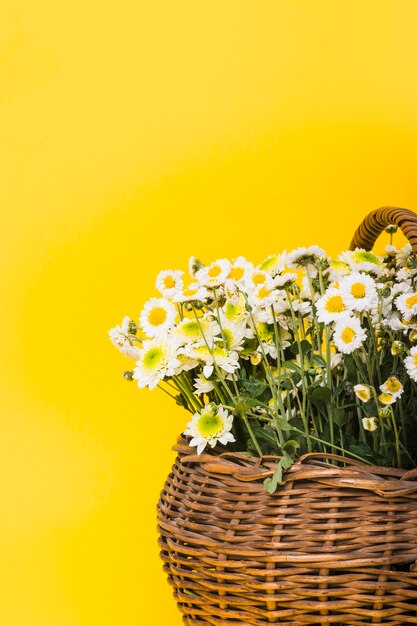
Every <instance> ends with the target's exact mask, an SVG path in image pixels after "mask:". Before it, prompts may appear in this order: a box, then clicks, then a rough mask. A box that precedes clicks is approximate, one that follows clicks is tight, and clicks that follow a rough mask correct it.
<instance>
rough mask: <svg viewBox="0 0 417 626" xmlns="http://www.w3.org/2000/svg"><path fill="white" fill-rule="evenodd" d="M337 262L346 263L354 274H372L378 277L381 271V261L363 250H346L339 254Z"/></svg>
mask: <svg viewBox="0 0 417 626" xmlns="http://www.w3.org/2000/svg"><path fill="white" fill-rule="evenodd" d="M338 260H339V261H342V262H343V263H347V265H349V266H350V268H351V269H352V271H355V272H372V273H374V274H376V275H378V274H379V272H380V271H381V259H380V258H379V257H377V256H376V255H375V254H373V253H372V252H369V251H368V250H364V249H363V248H356V250H346V251H345V252H342V253H341V254H339V256H338Z"/></svg>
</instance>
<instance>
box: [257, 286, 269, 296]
mask: <svg viewBox="0 0 417 626" xmlns="http://www.w3.org/2000/svg"><path fill="white" fill-rule="evenodd" d="M270 293H271V291H270V289H268V288H267V287H266V286H265V285H263V286H262V287H261V288H260V290H259V291H258V297H259V298H267V297H268V296H269V294H270Z"/></svg>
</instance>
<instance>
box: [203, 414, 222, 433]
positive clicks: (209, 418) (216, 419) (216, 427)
mask: <svg viewBox="0 0 417 626" xmlns="http://www.w3.org/2000/svg"><path fill="white" fill-rule="evenodd" d="M223 427H224V424H223V420H222V418H221V417H220V415H212V414H211V413H203V414H202V415H201V416H200V417H199V419H198V422H197V428H198V432H199V433H200V435H202V436H203V437H215V436H216V435H218V434H219V433H220V432H221V431H222V430H223Z"/></svg>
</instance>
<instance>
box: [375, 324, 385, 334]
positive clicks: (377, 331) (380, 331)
mask: <svg viewBox="0 0 417 626" xmlns="http://www.w3.org/2000/svg"><path fill="white" fill-rule="evenodd" d="M383 334H384V327H383V326H382V324H381V323H378V324H375V335H376V337H382V335H383Z"/></svg>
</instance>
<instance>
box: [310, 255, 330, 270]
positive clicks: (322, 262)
mask: <svg viewBox="0 0 417 626" xmlns="http://www.w3.org/2000/svg"><path fill="white" fill-rule="evenodd" d="M314 265H315V266H316V267H317V269H318V270H319V269H321V270H327V268H328V267H329V266H330V263H329V259H328V258H327V257H325V256H318V257H316V259H315V261H314Z"/></svg>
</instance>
